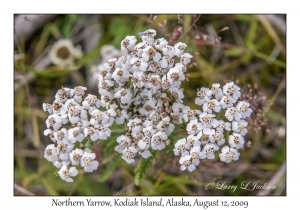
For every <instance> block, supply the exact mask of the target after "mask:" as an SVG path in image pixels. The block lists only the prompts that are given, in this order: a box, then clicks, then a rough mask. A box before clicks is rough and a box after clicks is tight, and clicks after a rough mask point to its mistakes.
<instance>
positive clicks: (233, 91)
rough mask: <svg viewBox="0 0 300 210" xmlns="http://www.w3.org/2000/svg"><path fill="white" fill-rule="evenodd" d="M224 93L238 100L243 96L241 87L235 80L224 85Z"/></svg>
mask: <svg viewBox="0 0 300 210" xmlns="http://www.w3.org/2000/svg"><path fill="white" fill-rule="evenodd" d="M223 93H224V94H225V95H230V96H232V97H233V98H234V99H236V100H237V99H238V98H239V97H240V96H241V92H240V88H239V87H238V86H237V85H235V84H234V83H233V82H229V83H226V85H224V86H223Z"/></svg>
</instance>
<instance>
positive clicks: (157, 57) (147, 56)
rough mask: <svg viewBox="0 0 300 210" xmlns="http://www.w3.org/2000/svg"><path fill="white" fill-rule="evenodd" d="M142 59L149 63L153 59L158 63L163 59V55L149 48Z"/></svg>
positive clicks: (145, 50)
mask: <svg viewBox="0 0 300 210" xmlns="http://www.w3.org/2000/svg"><path fill="white" fill-rule="evenodd" d="M142 57H143V59H144V60H145V61H149V59H150V58H152V59H153V61H155V62H158V61H159V60H160V58H161V54H160V53H158V52H156V50H155V49H154V48H153V47H152V46H147V47H146V48H145V49H143V54H142Z"/></svg>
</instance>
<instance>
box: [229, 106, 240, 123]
mask: <svg viewBox="0 0 300 210" xmlns="http://www.w3.org/2000/svg"><path fill="white" fill-rule="evenodd" d="M225 116H226V117H227V119H228V120H229V121H232V120H233V118H234V119H235V120H237V121H239V120H240V119H241V115H240V113H239V112H238V111H237V110H236V108H235V107H231V108H227V110H226V112H225Z"/></svg>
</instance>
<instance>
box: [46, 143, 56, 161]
mask: <svg viewBox="0 0 300 210" xmlns="http://www.w3.org/2000/svg"><path fill="white" fill-rule="evenodd" d="M56 156H57V149H56V147H55V145H54V144H49V145H48V146H47V147H46V148H45V151H44V158H46V159H47V160H48V161H49V162H54V161H55V160H56Z"/></svg>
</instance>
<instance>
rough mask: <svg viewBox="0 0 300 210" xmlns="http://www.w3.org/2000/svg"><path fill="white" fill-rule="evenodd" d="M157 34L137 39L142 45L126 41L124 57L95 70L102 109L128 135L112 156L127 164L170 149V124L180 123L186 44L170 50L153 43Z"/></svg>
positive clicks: (163, 44)
mask: <svg viewBox="0 0 300 210" xmlns="http://www.w3.org/2000/svg"><path fill="white" fill-rule="evenodd" d="M155 35H156V31H155V30H153V29H149V30H147V31H145V32H141V33H139V36H140V37H141V39H142V41H141V42H139V43H137V39H136V37H135V36H127V37H126V38H125V39H124V40H123V41H122V42H121V50H122V52H123V53H124V55H123V56H121V57H119V58H112V59H109V60H108V62H107V63H105V64H103V65H100V66H98V71H99V78H98V79H99V85H98V87H99V94H100V95H101V103H102V105H103V106H105V107H106V108H107V109H113V110H114V111H115V112H116V117H115V118H116V123H117V124H123V123H124V122H125V120H126V125H127V134H126V135H122V136H120V137H118V138H117V142H118V143H119V145H118V146H117V147H116V148H115V150H116V151H117V152H119V153H122V158H123V159H124V160H125V161H126V162H127V163H132V162H134V158H135V157H136V155H137V154H139V155H141V156H142V157H143V158H148V157H149V156H150V151H149V148H152V149H153V150H162V149H164V148H165V146H166V145H168V144H169V140H168V136H169V135H170V134H171V133H172V132H173V130H174V127H175V126H174V124H173V123H177V124H179V123H182V118H183V115H184V113H183V108H184V107H185V106H184V105H183V104H182V102H183V101H182V98H183V97H184V95H183V89H181V88H180V85H181V83H182V81H184V80H185V75H184V73H185V72H186V65H187V64H188V63H189V62H190V59H191V57H192V56H191V55H190V54H189V53H186V52H184V50H185V48H186V47H187V45H186V44H184V43H181V42H179V43H177V44H175V46H170V45H168V42H167V41H166V40H165V39H164V38H159V39H154V37H155Z"/></svg>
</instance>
